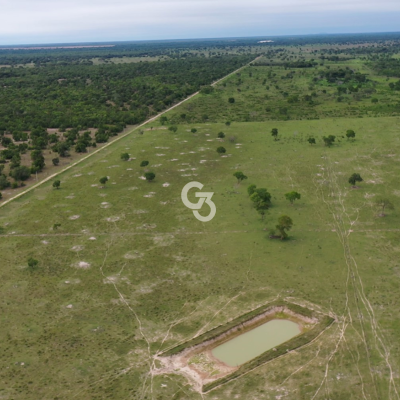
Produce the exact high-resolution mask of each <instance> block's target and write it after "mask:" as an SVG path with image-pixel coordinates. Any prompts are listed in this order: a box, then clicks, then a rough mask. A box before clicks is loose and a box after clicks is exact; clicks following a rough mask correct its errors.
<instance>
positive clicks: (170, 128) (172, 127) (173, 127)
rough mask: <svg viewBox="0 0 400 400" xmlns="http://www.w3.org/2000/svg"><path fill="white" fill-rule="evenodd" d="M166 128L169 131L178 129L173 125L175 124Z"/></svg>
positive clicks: (174, 131)
mask: <svg viewBox="0 0 400 400" xmlns="http://www.w3.org/2000/svg"><path fill="white" fill-rule="evenodd" d="M168 130H169V131H171V132H173V133H176V131H177V130H178V127H177V126H175V125H173V126H170V127H169V128H168Z"/></svg>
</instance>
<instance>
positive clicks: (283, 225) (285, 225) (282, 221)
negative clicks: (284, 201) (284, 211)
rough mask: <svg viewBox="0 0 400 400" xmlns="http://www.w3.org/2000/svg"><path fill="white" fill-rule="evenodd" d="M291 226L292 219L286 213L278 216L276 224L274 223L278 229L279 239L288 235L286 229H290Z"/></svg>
mask: <svg viewBox="0 0 400 400" xmlns="http://www.w3.org/2000/svg"><path fill="white" fill-rule="evenodd" d="M292 226H293V221H292V219H291V218H290V217H288V216H287V215H282V216H281V217H279V218H278V225H276V229H278V231H279V233H280V236H281V240H284V239H286V238H287V237H288V234H287V231H290V229H291V228H292Z"/></svg>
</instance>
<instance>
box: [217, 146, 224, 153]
mask: <svg viewBox="0 0 400 400" xmlns="http://www.w3.org/2000/svg"><path fill="white" fill-rule="evenodd" d="M217 153H218V154H224V153H226V149H225V147H222V146H220V147H218V148H217Z"/></svg>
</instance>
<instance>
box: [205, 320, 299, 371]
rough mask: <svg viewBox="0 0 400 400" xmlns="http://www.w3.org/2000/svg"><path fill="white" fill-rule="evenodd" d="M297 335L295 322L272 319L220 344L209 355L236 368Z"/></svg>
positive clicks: (297, 328) (297, 326)
mask: <svg viewBox="0 0 400 400" xmlns="http://www.w3.org/2000/svg"><path fill="white" fill-rule="evenodd" d="M299 333H300V327H299V325H298V324H296V323H295V322H292V321H288V320H286V319H274V320H272V321H269V322H266V323H265V324H263V325H260V326H258V327H257V328H254V329H252V330H251V331H248V332H245V333H243V334H242V335H240V336H237V337H235V338H233V339H232V340H229V341H228V342H225V343H223V344H221V345H220V346H218V347H216V348H215V349H213V350H211V353H212V355H213V356H214V357H215V358H218V360H221V361H222V362H224V363H225V364H227V365H229V366H230V367H236V366H238V365H241V364H244V363H245V362H247V361H249V360H251V359H253V358H255V357H257V356H259V355H260V354H262V353H264V351H267V350H269V349H272V348H273V347H276V346H278V345H280V344H281V343H284V342H286V341H288V340H289V339H291V338H292V337H294V336H296V335H298V334H299Z"/></svg>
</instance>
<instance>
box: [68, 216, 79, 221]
mask: <svg viewBox="0 0 400 400" xmlns="http://www.w3.org/2000/svg"><path fill="white" fill-rule="evenodd" d="M80 217H81V216H80V215H71V216H70V217H69V219H70V220H72V221H75V220H76V219H78V218H80Z"/></svg>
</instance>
